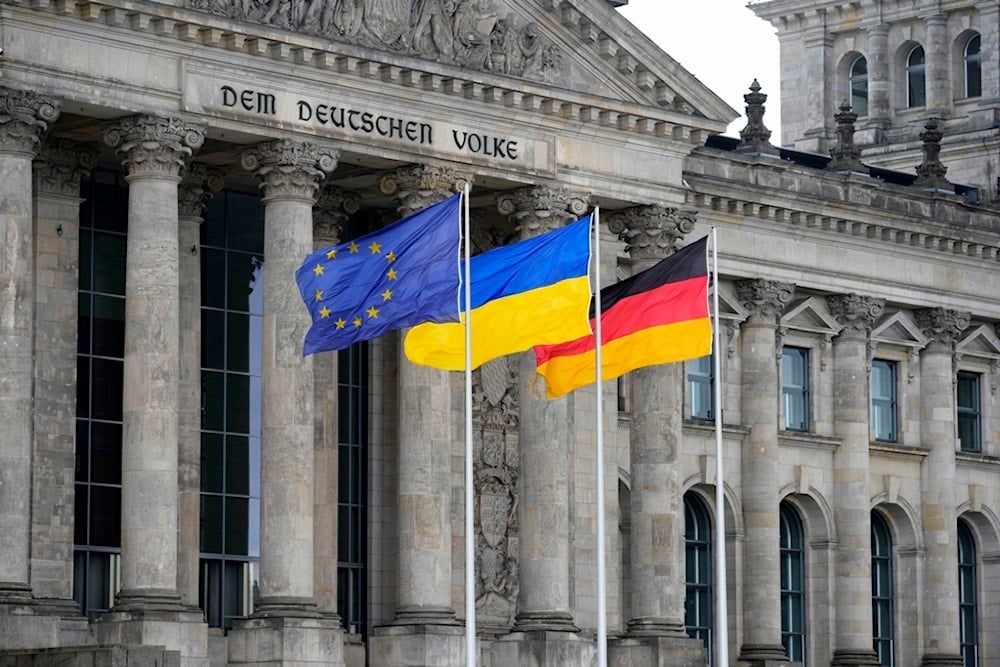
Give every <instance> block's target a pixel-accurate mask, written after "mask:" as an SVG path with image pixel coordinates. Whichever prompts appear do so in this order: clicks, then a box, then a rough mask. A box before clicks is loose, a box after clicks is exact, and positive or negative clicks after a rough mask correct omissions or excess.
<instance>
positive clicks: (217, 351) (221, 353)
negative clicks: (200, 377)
mask: <svg viewBox="0 0 1000 667" xmlns="http://www.w3.org/2000/svg"><path fill="white" fill-rule="evenodd" d="M225 360H226V314H225V312H223V311H221V310H208V309H206V308H203V309H202V311H201V365H202V368H214V369H218V370H220V371H221V370H224V369H225Z"/></svg>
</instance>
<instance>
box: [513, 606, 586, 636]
mask: <svg viewBox="0 0 1000 667" xmlns="http://www.w3.org/2000/svg"><path fill="white" fill-rule="evenodd" d="M511 632H512V633H513V632H517V633H533V632H580V628H579V627H577V625H576V623H574V622H573V615H572V614H570V613H568V612H565V611H539V612H527V613H523V614H518V615H517V616H515V617H514V627H513V628H512V629H511Z"/></svg>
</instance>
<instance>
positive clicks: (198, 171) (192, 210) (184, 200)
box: [177, 162, 225, 218]
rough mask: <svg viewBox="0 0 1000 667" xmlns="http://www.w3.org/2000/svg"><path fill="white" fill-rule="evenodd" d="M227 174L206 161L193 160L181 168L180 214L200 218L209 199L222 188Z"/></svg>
mask: <svg viewBox="0 0 1000 667" xmlns="http://www.w3.org/2000/svg"><path fill="white" fill-rule="evenodd" d="M224 182H225V175H224V174H223V173H222V170H221V169H216V168H214V167H209V166H208V165H207V164H205V163H204V162H192V163H190V164H188V165H186V166H185V167H184V168H183V169H182V170H181V184H180V185H179V186H178V188H177V212H178V214H179V215H182V216H187V217H191V218H200V217H201V216H202V214H203V213H204V212H205V207H206V206H207V205H208V201H209V200H210V199H211V198H212V195H214V194H215V193H216V192H218V191H219V190H221V189H222V185H223V183H224Z"/></svg>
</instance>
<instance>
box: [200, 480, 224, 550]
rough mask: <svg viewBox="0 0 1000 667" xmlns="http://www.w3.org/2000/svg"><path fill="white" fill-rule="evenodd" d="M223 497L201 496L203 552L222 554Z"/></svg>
mask: <svg viewBox="0 0 1000 667" xmlns="http://www.w3.org/2000/svg"><path fill="white" fill-rule="evenodd" d="M222 525H223V524H222V496H206V495H204V494H202V496H201V550H202V551H203V552H204V553H213V554H221V553H222Z"/></svg>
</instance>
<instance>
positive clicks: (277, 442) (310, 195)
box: [241, 139, 339, 617]
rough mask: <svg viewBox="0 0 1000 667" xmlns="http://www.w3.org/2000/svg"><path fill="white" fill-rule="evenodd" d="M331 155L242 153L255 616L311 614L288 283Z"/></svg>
mask: <svg viewBox="0 0 1000 667" xmlns="http://www.w3.org/2000/svg"><path fill="white" fill-rule="evenodd" d="M338 157H339V155H338V154H337V153H336V152H335V151H333V150H327V149H321V148H319V147H317V146H316V145H314V144H310V143H301V142H296V141H292V140H289V139H282V140H278V141H272V142H268V143H263V144H258V145H257V146H254V147H252V148H249V149H247V150H246V151H244V153H243V156H242V160H241V161H242V164H243V167H244V168H245V169H247V170H249V171H252V172H254V174H255V175H256V176H257V178H258V179H259V180H260V187H261V190H262V191H263V192H264V200H263V201H264V257H265V258H266V262H267V264H266V268H265V270H264V317H263V336H262V337H263V345H262V347H263V354H262V368H261V371H262V379H263V403H264V407H263V419H262V423H261V492H260V495H261V499H260V500H261V527H260V599H259V600H258V603H257V609H256V611H255V612H254V615H255V616H257V617H269V616H274V617H302V616H318V615H319V613H318V612H317V611H316V601H315V598H314V596H313V577H312V572H313V475H314V471H313V434H314V432H313V429H314V425H313V360H312V357H304V356H302V341H303V340H304V339H305V334H306V331H307V330H308V329H309V326H310V322H309V314H308V312H307V311H306V309H305V308H304V307H303V306H302V298H301V296H300V295H299V292H298V287H297V286H296V284H295V280H294V279H293V276H294V275H295V271H296V269H298V267H299V265H300V264H301V263H302V260H303V258H305V257H306V256H307V255H309V254H310V253H311V252H312V250H313V241H312V233H313V221H312V206H313V203H314V201H315V198H316V192H317V189H318V188H319V184H320V182H321V181H322V180H323V178H324V177H325V174H326V173H329V172H331V171H333V169H334V168H335V167H336V165H337V159H338Z"/></svg>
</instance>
